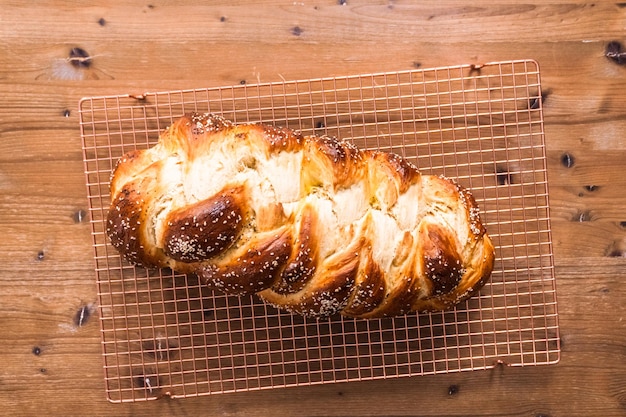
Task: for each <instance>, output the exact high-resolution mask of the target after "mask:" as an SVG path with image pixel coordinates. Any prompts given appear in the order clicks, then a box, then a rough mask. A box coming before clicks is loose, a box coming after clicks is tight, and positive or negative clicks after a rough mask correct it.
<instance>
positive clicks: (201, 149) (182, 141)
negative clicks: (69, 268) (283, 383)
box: [107, 114, 494, 318]
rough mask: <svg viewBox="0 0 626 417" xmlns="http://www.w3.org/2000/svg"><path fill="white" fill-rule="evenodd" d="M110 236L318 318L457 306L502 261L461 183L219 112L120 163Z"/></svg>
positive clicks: (134, 252) (183, 123)
mask: <svg viewBox="0 0 626 417" xmlns="http://www.w3.org/2000/svg"><path fill="white" fill-rule="evenodd" d="M107 234H108V236H109V238H110V240H111V243H112V244H113V246H114V247H115V248H116V249H117V250H118V251H120V253H122V255H123V256H124V257H125V258H126V259H127V260H128V261H130V262H132V263H136V264H141V265H143V266H146V267H170V268H172V269H173V270H176V271H180V272H182V273H191V274H196V275H197V276H198V277H200V279H202V280H203V281H204V282H205V283H207V284H208V285H210V286H212V287H214V288H216V289H219V290H221V291H223V292H226V293H230V294H244V293H258V295H259V296H260V297H261V298H263V299H264V300H266V302H268V303H270V304H272V305H275V306H277V307H279V308H283V309H286V310H289V311H292V312H295V313H298V314H303V315H307V316H326V315H331V314H336V313H339V314H344V315H346V316H351V317H363V318H368V317H382V316H393V315H398V314H404V313H407V312H409V311H425V310H442V309H448V308H450V307H452V306H454V305H456V304H458V303H459V302H461V301H463V300H465V299H467V298H468V297H470V296H471V295H472V294H474V293H475V292H476V291H478V290H479V289H480V287H481V286H482V285H483V284H484V282H485V281H486V280H487V279H488V277H489V275H490V274H491V270H492V269H493V262H494V248H493V245H492V243H491V240H490V239H489V237H488V236H487V234H486V231H485V228H484V226H483V224H482V222H481V220H480V216H479V213H478V208H477V205H476V202H475V201H474V199H473V197H472V195H471V194H470V193H469V191H467V190H465V189H463V188H462V187H460V186H459V185H458V184H456V183H454V182H452V181H450V180H448V179H445V178H442V177H436V176H428V175H421V174H420V172H419V171H418V170H417V168H416V167H415V166H414V165H412V164H411V163H409V162H408V161H406V160H405V159H403V158H401V157H399V156H397V155H395V154H388V153H382V152H374V151H360V150H359V149H357V148H356V147H354V146H353V145H351V144H349V143H347V142H343V141H340V140H337V139H334V138H330V137H315V136H306V137H305V136H302V135H301V134H299V133H297V132H294V131H292V130H289V129H283V128H277V127H273V126H267V125H261V124H241V125H235V124H233V123H231V122H229V121H228V120H225V119H223V118H221V117H219V116H215V115H211V114H192V115H188V116H184V117H182V118H181V119H179V120H178V121H177V122H176V123H174V124H173V125H172V126H171V127H170V128H168V129H167V130H166V131H165V132H163V134H162V135H161V137H160V140H159V143H158V144H157V145H155V146H154V147H152V148H150V149H148V150H145V151H132V152H129V153H128V154H127V155H125V156H124V157H123V158H122V159H121V160H120V162H119V163H118V165H117V167H116V169H115V170H114V173H113V175H112V179H111V208H110V210H109V213H108V217H107Z"/></svg>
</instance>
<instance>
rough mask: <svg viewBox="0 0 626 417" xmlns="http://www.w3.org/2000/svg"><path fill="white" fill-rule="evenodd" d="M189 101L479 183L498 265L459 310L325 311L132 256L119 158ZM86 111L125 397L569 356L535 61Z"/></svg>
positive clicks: (119, 391)
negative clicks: (216, 289) (119, 191)
mask: <svg viewBox="0 0 626 417" xmlns="http://www.w3.org/2000/svg"><path fill="white" fill-rule="evenodd" d="M189 112H213V113H218V114H221V115H223V116H225V117H226V118H228V119H230V120H233V121H234V122H264V123H269V124H274V125H280V126H285V127H289V128H293V129H297V130H300V131H302V132H303V133H305V134H327V135H333V136H337V137H340V138H343V139H346V140H350V141H352V142H353V143H355V144H356V145H357V146H359V147H361V148H375V149H380V150H384V151H390V152H396V153H398V154H400V155H402V156H405V157H407V158H409V159H410V160H411V161H413V162H414V163H416V164H417V165H418V166H419V168H420V170H421V171H422V172H423V173H434V174H443V175H446V176H448V177H452V178H454V179H456V180H457V181H458V182H460V183H461V184H462V185H464V186H465V187H467V188H469V189H470V190H471V191H472V193H473V194H474V196H475V198H476V200H477V201H478V203H479V206H480V208H481V212H482V217H483V220H484V222H485V224H486V226H487V230H488V231H489V233H490V235H491V236H492V238H493V240H494V243H495V246H496V256H497V261H496V265H495V269H494V272H493V274H492V277H491V280H490V281H489V283H487V285H486V286H485V287H484V288H483V289H482V291H481V292H480V293H479V294H478V295H477V296H475V297H474V298H472V299H470V300H469V301H467V302H465V303H463V304H461V305H459V306H458V307H457V308H456V309H454V310H452V311H448V312H442V313H432V314H410V315H407V316H402V317H396V318H388V319H380V320H378V319H377V320H356V319H348V318H342V317H333V318H331V319H328V320H315V319H305V318H302V317H299V316H294V315H291V314H289V313H285V312H280V311H277V310H275V309H274V308H272V307H270V306H267V305H265V304H263V303H262V302H261V301H259V300H258V299H257V298H255V297H254V296H252V297H241V298H240V297H232V296H224V295H221V294H217V293H213V292H211V291H209V290H207V289H206V288H205V287H203V286H202V285H200V283H199V282H198V281H197V280H196V279H192V278H188V277H185V276H182V275H177V274H175V273H173V272H171V271H168V270H146V269H140V268H135V267H133V266H130V265H128V264H126V263H125V262H123V261H122V260H121V258H120V256H119V255H118V254H117V253H116V252H115V250H114V249H113V248H112V247H111V246H110V245H109V243H108V241H107V239H106V237H105V234H104V229H105V218H106V213H107V210H108V205H109V189H108V182H109V177H110V174H111V169H112V168H113V167H114V165H115V163H116V161H117V160H118V158H119V157H121V156H122V155H123V154H124V153H126V152H128V151H130V150H132V149H137V148H142V149H143V148H147V147H149V146H151V145H153V144H154V143H155V142H156V141H157V138H158V136H159V133H160V132H161V131H162V130H163V129H165V128H166V127H167V126H168V125H170V124H171V123H172V122H173V121H174V120H176V119H177V118H178V117H179V116H181V115H183V114H184V113H189ZM80 127H81V136H82V140H83V149H84V165H85V175H86V180H87V190H88V198H89V214H90V223H91V227H92V234H93V247H94V255H95V265H96V279H97V288H98V297H99V313H100V323H101V333H102V349H103V357H104V375H105V382H106V392H107V396H108V399H109V400H110V401H114V402H126V401H138V400H149V399H156V398H161V397H163V396H169V397H176V398H179V397H188V396H198V395H206V394H215V393H225V392H234V391H249V390H259V389H269V388H277V387H287V386H296V385H311V384H325V383H334V382H339V381H357V380H372V379H380V378H397V377H404V376H414V375H424V374H437V373H448V372H457V371H466V370H477V369H489V368H492V367H494V366H499V365H501V364H505V365H510V366H522V365H538V364H549V363H554V362H557V361H558V360H559V356H560V346H559V335H558V315H557V306H556V293H555V277H554V265H553V256H552V243H551V232H550V219H549V205H548V192H547V181H546V158H545V150H544V149H545V148H544V130H543V116H542V103H541V87H540V76H539V69H538V66H537V64H536V63H535V62H533V61H514V62H504V63H502V62H501V63H492V64H485V65H481V66H476V65H474V66H470V65H467V66H456V67H446V68H435V69H424V70H414V71H403V72H393V73H380V74H367V75H359V76H347V77H334V78H323V79H313V80H305V81H283V82H276V83H260V84H255V85H250V84H246V85H236V86H229V87H219V88H207V89H198V90H185V91H170V92H158V93H146V94H142V95H140V96H132V95H121V96H107V97H92V98H86V99H83V100H81V102H80Z"/></svg>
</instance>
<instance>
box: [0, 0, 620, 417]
mask: <svg viewBox="0 0 626 417" xmlns="http://www.w3.org/2000/svg"><path fill="white" fill-rule="evenodd" d="M1 3H2V5H1V7H0V39H1V40H2V41H1V42H0V149H1V152H0V234H1V236H2V238H1V239H0V265H2V268H1V270H0V318H1V322H0V323H1V324H0V326H1V329H2V331H1V332H0V345H1V346H2V348H1V349H0V364H1V365H0V414H4V413H6V414H7V415H64V416H68V415H80V416H84V415H112V416H113V415H115V416H130V415H149V416H156V415H181V416H182V415H215V416H222V415H224V416H233V415H242V416H254V415H259V416H265V415H267V416H270V415H271V416H370V415H371V416H405V415H407V416H408V415H411V416H412V415H446V416H453V415H454V416H460V415H472V416H478V415H480V416H535V417H539V416H551V417H557V416H626V285H624V283H625V282H626V281H625V280H626V277H625V274H624V272H625V267H626V211H625V207H626V175H624V174H625V168H626V94H625V93H624V92H625V91H626V50H625V51H624V52H622V50H621V48H622V45H626V26H625V22H626V5H625V4H624V3H615V2H596V3H594V4H579V3H576V2H567V1H555V2H552V3H550V4H544V3H543V2H541V1H534V2H528V3H524V4H517V3H518V2H514V1H497V2H473V3H472V4H473V5H472V6H470V5H469V4H470V3H469V2H446V1H422V2H410V1H403V0H395V1H394V0H385V1H383V0H376V1H369V2H368V1H358V0H347V1H337V0H316V1H309V0H304V1H278V0H265V1H256V2H251V1H239V0H229V1H213V2H205V3H207V5H198V4H196V3H199V2H184V1H162V0H148V1H145V2H135V3H134V4H130V5H129V4H128V3H131V2H124V1H119V0H109V1H107V2H89V1H85V2H61V1H40V2H35V3H27V2H22V1H10V0H9V1H7V0H5V1H3V2H1ZM187 3H189V4H187ZM72 51H73V52H72ZM522 58H531V59H535V60H537V61H538V62H539V65H540V68H541V76H542V86H543V89H544V97H543V99H544V100H543V109H544V118H545V137H546V149H547V158H548V178H549V181H548V183H549V196H550V204H551V219H552V233H553V234H552V237H553V243H554V261H555V266H556V268H555V270H556V277H557V294H558V309H559V320H560V334H561V349H562V352H561V360H560V362H559V363H558V364H556V365H545V366H533V367H523V368H508V367H497V368H496V369H493V370H488V371H472V372H461V373H453V374H446V375H433V376H422V377H411V378H399V379H391V380H379V381H365V382H349V383H340V384H330V385H318V386H310V387H297V388H285V389H273V390H265V391H256V392H243V393H235V394H220V395H214V396H207V397H199V398H187V399H179V400H171V399H163V400H159V401H151V402H141V403H132V404H112V403H109V402H108V401H107V400H106V399H105V394H104V380H103V370H102V356H101V344H100V332H99V325H98V318H97V309H94V308H93V307H94V306H96V305H97V297H96V285H95V276H94V261H93V250H92V247H91V245H92V241H91V234H90V226H89V222H88V220H89V219H88V218H87V217H88V216H86V214H87V213H88V207H87V199H86V187H85V176H84V173H83V162H82V150H81V140H80V131H79V120H78V110H77V107H78V101H79V99H80V98H81V97H85V96H95V95H104V94H124V93H136V94H139V93H142V92H144V91H163V90H173V89H187V88H197V87H215V86H223V85H236V84H239V83H241V82H248V83H251V82H257V81H262V82H266V81H280V80H297V79H306V78H314V77H326V76H340V75H352V74H361V73H367V72H381V71H395V70H405V69H413V68H416V67H420V68H431V67H440V66H446V65H456V64H481V63H484V62H490V61H501V60H510V59H522ZM86 311H95V312H94V313H93V314H91V315H84V312H86ZM81 312H83V317H82V321H81V322H80V326H78V325H77V324H78V321H80V314H81Z"/></svg>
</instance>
